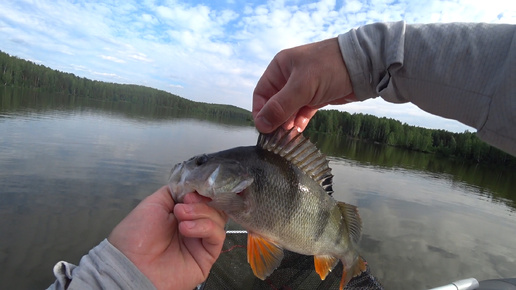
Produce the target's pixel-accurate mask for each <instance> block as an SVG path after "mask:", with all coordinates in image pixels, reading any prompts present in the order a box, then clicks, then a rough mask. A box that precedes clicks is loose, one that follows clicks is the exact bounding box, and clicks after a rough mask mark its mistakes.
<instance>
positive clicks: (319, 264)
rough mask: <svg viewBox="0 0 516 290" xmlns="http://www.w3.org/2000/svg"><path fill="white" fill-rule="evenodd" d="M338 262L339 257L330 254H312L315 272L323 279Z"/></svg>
mask: <svg viewBox="0 0 516 290" xmlns="http://www.w3.org/2000/svg"><path fill="white" fill-rule="evenodd" d="M338 262H339V259H337V258H335V257H333V256H330V255H321V256H314V266H315V272H317V274H319V277H321V280H324V279H326V276H328V273H330V272H331V270H332V269H333V268H334V267H335V265H337V263H338Z"/></svg>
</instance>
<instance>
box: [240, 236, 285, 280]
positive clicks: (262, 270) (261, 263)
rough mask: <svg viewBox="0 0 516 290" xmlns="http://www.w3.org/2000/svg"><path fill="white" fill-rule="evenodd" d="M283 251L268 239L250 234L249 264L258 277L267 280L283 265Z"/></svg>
mask: <svg viewBox="0 0 516 290" xmlns="http://www.w3.org/2000/svg"><path fill="white" fill-rule="evenodd" d="M282 259H283V249H282V248H281V247H280V246H278V245H276V244H275V243H273V242H270V241H268V240H267V239H265V238H263V237H261V236H259V235H256V234H253V233H251V232H249V234H248V236H247V262H248V263H249V265H251V269H253V273H254V275H255V276H256V277H258V278H260V279H262V280H265V278H267V276H269V275H270V274H271V273H272V272H273V271H274V270H275V269H276V268H278V266H279V265H280V263H281V260H282Z"/></svg>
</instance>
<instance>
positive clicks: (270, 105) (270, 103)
mask: <svg viewBox="0 0 516 290" xmlns="http://www.w3.org/2000/svg"><path fill="white" fill-rule="evenodd" d="M355 100H356V98H355V95H354V94H353V88H352V86H351V80H350V78H349V75H348V71H347V68H346V65H345V63H344V60H343V59H342V54H341V52H340V47H339V43H338V40H337V38H332V39H327V40H323V41H321V42H315V43H311V44H307V45H303V46H298V47H294V48H290V49H286V50H282V51H280V52H279V53H278V54H277V55H276V56H275V57H274V59H273V60H272V61H271V63H270V64H269V66H268V67H267V69H266V70H265V72H264V73H263V75H262V77H261V78H260V80H259V81H258V83H257V85H256V88H255V89H254V93H253V117H254V122H255V125H256V128H257V129H258V131H260V132H262V133H270V132H272V131H274V130H275V129H276V128H278V127H279V126H280V125H282V124H284V126H285V127H286V128H287V129H289V128H292V127H293V126H296V127H299V128H300V129H301V130H304V129H305V128H306V126H307V125H308V121H310V119H311V118H312V117H313V115H314V114H315V113H316V112H317V109H319V108H321V107H324V106H326V105H328V104H333V105H336V104H344V103H348V102H352V101H355Z"/></svg>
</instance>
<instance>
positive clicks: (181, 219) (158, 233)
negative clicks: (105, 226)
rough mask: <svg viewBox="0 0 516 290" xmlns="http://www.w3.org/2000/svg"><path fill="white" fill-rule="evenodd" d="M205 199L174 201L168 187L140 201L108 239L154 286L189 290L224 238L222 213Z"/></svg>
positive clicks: (201, 276) (201, 278)
mask: <svg viewBox="0 0 516 290" xmlns="http://www.w3.org/2000/svg"><path fill="white" fill-rule="evenodd" d="M207 200H208V199H207V198H204V197H201V196H199V195H197V194H193V193H190V194H187V195H185V198H184V201H183V202H184V203H182V204H175V203H174V201H173V199H172V197H171V195H170V192H169V189H168V187H167V186H165V187H162V188H160V189H159V190H158V191H156V192H155V193H154V194H152V195H150V196H149V197H147V198H146V199H144V200H143V201H142V202H141V203H140V204H139V205H138V206H137V207H136V208H135V209H134V210H133V211H132V212H131V213H130V214H129V215H128V216H127V217H126V218H125V219H124V220H122V221H121V222H120V223H119V224H118V225H117V226H116V227H115V229H114V230H113V232H111V234H110V236H109V238H108V240H109V242H111V244H113V246H115V247H116V248H117V249H118V250H120V251H121V252H122V253H124V255H125V256H127V258H129V260H131V261H132V262H133V263H134V264H135V265H136V267H137V268H138V269H139V270H140V271H141V272H142V273H143V274H145V276H147V278H149V280H150V281H151V282H152V283H153V284H154V285H155V286H156V288H158V289H193V288H195V286H196V285H198V284H199V283H201V282H202V281H204V280H206V278H207V277H208V274H209V271H210V269H211V267H212V265H213V263H214V262H215V261H216V260H217V258H218V256H219V254H220V250H221V248H222V244H223V242H224V239H225V231H224V224H225V223H226V217H225V216H224V214H222V213H220V212H218V211H216V210H215V209H213V208H211V207H209V206H207V205H206V202H207Z"/></svg>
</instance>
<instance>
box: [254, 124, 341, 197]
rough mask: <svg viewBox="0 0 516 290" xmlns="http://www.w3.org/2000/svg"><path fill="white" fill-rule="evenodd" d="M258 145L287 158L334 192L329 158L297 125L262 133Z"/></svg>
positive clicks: (326, 188) (329, 190)
mask: <svg viewBox="0 0 516 290" xmlns="http://www.w3.org/2000/svg"><path fill="white" fill-rule="evenodd" d="M257 146H259V147H260V148H262V149H264V150H267V151H269V152H272V153H274V154H277V155H279V156H281V157H283V158H285V159H287V160H288V161H290V162H291V163H292V164H294V165H295V166H297V167H298V168H299V169H300V170H302V171H303V172H305V173H306V174H308V176H310V177H311V178H312V179H313V180H315V181H317V182H318V183H319V184H320V185H321V186H322V187H323V188H324V190H325V191H326V192H327V193H328V194H330V195H331V194H332V193H333V188H332V185H333V175H332V174H331V168H330V167H329V165H328V164H329V162H328V159H326V156H325V155H324V154H322V153H321V151H319V149H317V147H316V146H315V145H314V144H313V143H312V142H310V140H308V139H307V138H305V137H304V136H303V134H302V133H300V132H298V131H297V130H296V128H295V127H294V128H292V129H290V130H285V129H283V128H282V127H279V128H278V129H276V131H274V132H272V133H270V134H260V136H259V137H258V142H257Z"/></svg>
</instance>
